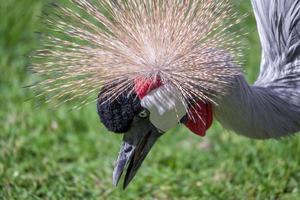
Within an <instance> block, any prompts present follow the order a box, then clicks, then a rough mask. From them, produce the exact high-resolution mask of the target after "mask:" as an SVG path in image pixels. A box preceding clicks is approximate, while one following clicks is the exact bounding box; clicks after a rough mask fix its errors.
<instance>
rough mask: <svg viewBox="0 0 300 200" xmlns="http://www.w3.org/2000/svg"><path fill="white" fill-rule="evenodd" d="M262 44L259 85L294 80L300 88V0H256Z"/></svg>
mask: <svg viewBox="0 0 300 200" xmlns="http://www.w3.org/2000/svg"><path fill="white" fill-rule="evenodd" d="M252 5H253V9H254V12H255V16H256V20H257V26H258V32H259V36H260V40H261V45H262V62H261V70H260V75H259V78H258V80H257V82H256V85H259V86H272V85H274V84H276V82H277V81H279V82H280V81H285V82H293V84H297V85H298V89H299V90H300V80H299V79H300V77H299V76H300V65H299V62H300V61H299V60H300V0H252Z"/></svg>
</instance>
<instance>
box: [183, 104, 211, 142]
mask: <svg viewBox="0 0 300 200" xmlns="http://www.w3.org/2000/svg"><path fill="white" fill-rule="evenodd" d="M212 122H213V110H212V105H211V104H210V103H204V102H202V101H200V102H198V103H197V104H196V105H195V106H193V107H192V108H190V116H189V118H188V120H187V122H186V123H185V126H186V127H187V128H188V129H190V130H191V131H192V132H193V133H195V134H196V135H199V136H202V137H204V136H205V133H206V131H207V130H208V129H209V128H210V127H211V125H212Z"/></svg>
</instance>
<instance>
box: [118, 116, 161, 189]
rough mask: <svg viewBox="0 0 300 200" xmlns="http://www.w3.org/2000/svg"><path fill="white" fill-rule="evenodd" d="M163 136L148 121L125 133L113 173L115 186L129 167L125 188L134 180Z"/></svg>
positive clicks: (135, 125) (134, 126) (135, 124)
mask: <svg viewBox="0 0 300 200" xmlns="http://www.w3.org/2000/svg"><path fill="white" fill-rule="evenodd" d="M161 135H162V134H161V133H160V132H159V131H158V130H157V129H156V128H155V127H154V126H153V125H152V124H151V123H150V122H149V121H148V120H147V121H142V122H140V124H137V122H135V123H134V125H133V126H132V128H131V129H130V130H129V132H127V133H125V135H124V138H123V143H122V146H121V150H120V153H119V156H118V159H117V161H116V165H115V169H114V172H113V185H115V186H117V185H118V183H119V181H120V178H121V176H122V174H123V171H124V170H125V168H126V167H127V172H126V175H125V180H124V185H123V188H124V189H126V187H127V186H128V185H129V183H130V182H131V180H132V179H133V178H134V176H135V174H136V173H137V171H138V169H139V168H140V166H141V165H142V163H143V161H144V159H145V158H146V156H147V155H148V153H149V152H150V150H151V148H152V146H153V145H154V144H155V142H156V141H157V140H158V138H159V137H160V136H161Z"/></svg>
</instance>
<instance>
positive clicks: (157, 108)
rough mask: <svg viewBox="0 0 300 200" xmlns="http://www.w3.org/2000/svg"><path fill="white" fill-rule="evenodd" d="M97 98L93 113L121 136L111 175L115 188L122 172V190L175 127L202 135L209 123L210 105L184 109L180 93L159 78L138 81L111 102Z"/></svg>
mask: <svg viewBox="0 0 300 200" xmlns="http://www.w3.org/2000/svg"><path fill="white" fill-rule="evenodd" d="M107 90H110V88H109V87H104V88H103V89H102V91H101V92H100V94H99V96H98V102H97V110H98V114H99V117H100V120H101V122H102V123H103V124H104V125H105V126H106V128H107V129H108V130H109V131H111V132H114V133H117V134H123V143H122V145H121V149H120V152H119V156H118V158H117V161H116V165H115V169H114V172H113V184H114V185H117V184H118V182H119V180H120V178H121V176H122V174H123V172H124V170H125V169H126V168H127V172H126V175H125V180H124V188H126V187H127V186H128V184H129V183H130V182H131V180H132V179H133V178H134V176H135V174H136V172H137V171H138V169H139V168H140V166H141V164H142V162H143V161H144V159H145V158H146V156H147V155H148V153H149V152H150V150H151V148H152V147H153V145H154V144H155V142H156V141H157V140H158V139H159V138H160V136H162V135H163V134H164V133H166V132H168V130H170V129H172V128H174V127H175V126H176V125H177V124H180V123H181V124H185V125H186V127H187V128H189V129H190V130H191V131H192V132H194V133H195V134H197V135H200V136H204V134H205V132H206V130H207V129H208V128H209V127H210V125H211V123H212V106H211V104H210V103H206V102H203V101H200V102H199V103H197V104H196V105H193V106H190V107H188V108H187V107H186V102H184V100H183V99H182V98H181V95H180V92H179V91H178V90H177V89H176V87H173V86H172V85H171V84H168V83H167V84H164V83H162V81H161V80H160V78H155V79H146V78H139V79H136V80H135V82H134V87H133V88H129V89H127V90H124V91H123V92H122V93H121V94H120V95H118V96H117V97H116V98H114V99H110V98H109V97H108V96H107V95H105V93H106V91H107Z"/></svg>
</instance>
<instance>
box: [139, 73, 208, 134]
mask: <svg viewBox="0 0 300 200" xmlns="http://www.w3.org/2000/svg"><path fill="white" fill-rule="evenodd" d="M134 83H135V87H134V89H135V92H136V94H137V95H138V97H139V98H140V99H143V98H144V97H145V96H146V95H147V94H148V93H149V92H151V91H152V90H155V89H157V88H159V87H160V86H161V85H162V81H161V79H160V78H157V79H156V81H153V79H151V78H138V79H136V80H135V81H134ZM212 121H213V111H212V105H211V104H210V103H204V102H202V101H200V102H198V103H197V104H196V105H194V106H193V107H192V108H190V116H189V117H188V120H187V122H186V123H185V126H186V127H187V128H188V129H190V130H191V131H192V132H193V133H195V134H196V135H199V136H202V137H203V136H205V133H206V131H207V130H208V129H209V128H210V127H211V125H212Z"/></svg>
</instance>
